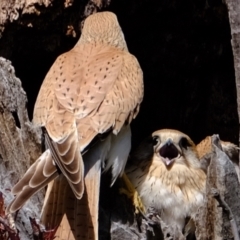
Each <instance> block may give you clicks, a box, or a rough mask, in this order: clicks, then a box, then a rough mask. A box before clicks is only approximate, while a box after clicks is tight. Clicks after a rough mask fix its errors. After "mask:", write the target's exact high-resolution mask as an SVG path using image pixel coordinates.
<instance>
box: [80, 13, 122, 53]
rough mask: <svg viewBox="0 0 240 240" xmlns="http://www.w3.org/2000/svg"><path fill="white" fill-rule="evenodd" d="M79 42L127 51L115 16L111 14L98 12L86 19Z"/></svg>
mask: <svg viewBox="0 0 240 240" xmlns="http://www.w3.org/2000/svg"><path fill="white" fill-rule="evenodd" d="M80 42H82V43H102V44H107V45H109V46H114V47H118V48H121V49H125V50H127V45H126V42H125V39H124V35H123V32H122V29H121V27H120V25H119V23H118V20H117V16H116V15H115V14H114V13H112V12H98V13H95V14H92V15H90V16H89V17H87V18H86V20H85V22H84V25H83V29H82V35H81V38H80Z"/></svg>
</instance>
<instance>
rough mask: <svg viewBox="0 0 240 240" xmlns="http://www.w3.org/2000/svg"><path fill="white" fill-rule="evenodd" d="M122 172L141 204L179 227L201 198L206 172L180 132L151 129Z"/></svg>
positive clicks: (181, 227) (195, 209)
mask: <svg viewBox="0 0 240 240" xmlns="http://www.w3.org/2000/svg"><path fill="white" fill-rule="evenodd" d="M126 174H127V176H128V177H129V179H130V181H131V182H132V183H133V186H134V187H135V189H136V190H137V192H138V193H139V195H140V198H141V199H142V202H143V204H144V205H145V207H146V208H149V207H153V208H155V209H156V210H157V211H159V214H160V216H161V218H162V220H163V221H164V222H165V223H166V224H169V225H172V226H173V225H176V226H177V227H178V228H179V229H180V230H182V229H183V228H184V226H185V220H186V218H187V217H194V214H195V213H196V211H197V209H198V207H199V206H200V204H201V203H202V201H203V197H204V190H205V182H206V174H205V173H204V171H203V170H202V169H201V164H200V161H199V157H198V153H197V151H196V146H195V144H194V143H193V141H192V140H191V139H190V138H189V136H187V135H186V134H184V133H182V132H179V131H176V130H171V129H163V130H159V131H156V132H154V133H153V134H152V135H151V136H150V137H149V138H148V139H146V140H145V141H144V142H143V143H142V144H141V145H140V146H139V147H138V148H137V150H136V151H135V152H134V153H133V155H132V156H131V160H130V162H129V165H128V167H127V169H126Z"/></svg>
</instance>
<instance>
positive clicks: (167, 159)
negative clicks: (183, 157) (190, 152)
mask: <svg viewBox="0 0 240 240" xmlns="http://www.w3.org/2000/svg"><path fill="white" fill-rule="evenodd" d="M159 155H160V156H161V159H162V161H163V162H164V164H165V165H166V166H169V165H171V164H172V163H173V162H174V160H175V159H176V158H177V157H178V156H179V155H180V153H179V151H178V149H177V148H176V146H175V145H174V144H173V142H172V140H171V139H168V141H167V142H166V143H165V144H164V145H163V146H162V147H161V148H160V150H159Z"/></svg>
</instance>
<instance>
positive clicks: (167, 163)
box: [164, 157, 174, 166]
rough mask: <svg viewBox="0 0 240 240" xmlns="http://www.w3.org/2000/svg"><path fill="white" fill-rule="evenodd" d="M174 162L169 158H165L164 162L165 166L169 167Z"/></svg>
mask: <svg viewBox="0 0 240 240" xmlns="http://www.w3.org/2000/svg"><path fill="white" fill-rule="evenodd" d="M173 161H174V160H173V159H169V158H167V157H166V158H164V162H165V164H166V165H167V166H168V165H170V164H171V163H172V162H173Z"/></svg>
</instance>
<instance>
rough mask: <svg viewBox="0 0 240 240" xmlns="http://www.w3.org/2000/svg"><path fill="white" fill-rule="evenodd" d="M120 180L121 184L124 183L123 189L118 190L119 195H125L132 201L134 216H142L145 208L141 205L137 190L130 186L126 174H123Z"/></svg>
mask: <svg viewBox="0 0 240 240" xmlns="http://www.w3.org/2000/svg"><path fill="white" fill-rule="evenodd" d="M122 179H123V182H124V183H125V188H120V193H121V194H125V195H127V197H128V198H131V199H132V202H133V205H134V207H135V213H136V214H139V213H141V214H142V215H144V213H145V207H144V205H143V203H142V200H141V198H140V196H139V194H138V192H137V190H136V189H135V188H134V186H133V185H132V183H131V181H130V180H129V178H128V176H127V175H126V173H123V175H122Z"/></svg>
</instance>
